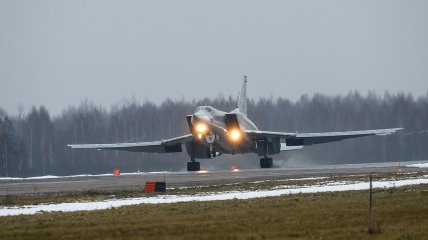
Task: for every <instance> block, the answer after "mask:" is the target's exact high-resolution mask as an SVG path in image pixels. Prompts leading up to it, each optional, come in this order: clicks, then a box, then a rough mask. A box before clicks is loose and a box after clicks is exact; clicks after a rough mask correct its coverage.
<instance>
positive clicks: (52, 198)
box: [0, 172, 426, 206]
mask: <svg viewBox="0 0 428 240" xmlns="http://www.w3.org/2000/svg"><path fill="white" fill-rule="evenodd" d="M424 174H426V173H424V172H419V173H411V174H399V173H379V174H376V175H374V179H373V180H374V181H377V180H381V179H391V180H400V179H408V178H415V177H420V176H421V175H424ZM337 181H368V176H367V175H355V176H348V175H347V176H331V177H327V178H322V179H291V180H290V179H283V180H271V181H258V182H245V183H236V184H226V185H217V186H204V187H192V188H184V189H168V190H167V193H168V194H196V193H201V192H222V191H245V190H259V189H272V188H274V187H277V186H305V185H315V184H326V183H329V182H337ZM153 195H156V193H154V194H153V193H151V194H147V193H145V192H144V190H143V189H141V190H121V191H95V190H92V191H86V192H74V193H59V194H51V193H50V194H36V195H29V196H17V195H8V196H0V206H22V205H29V204H40V203H60V202H76V201H101V200H106V199H111V198H128V197H147V196H153Z"/></svg>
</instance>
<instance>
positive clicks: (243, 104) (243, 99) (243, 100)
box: [236, 75, 247, 115]
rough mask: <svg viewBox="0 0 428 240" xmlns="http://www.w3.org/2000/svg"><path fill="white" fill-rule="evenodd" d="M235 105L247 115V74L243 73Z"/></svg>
mask: <svg viewBox="0 0 428 240" xmlns="http://www.w3.org/2000/svg"><path fill="white" fill-rule="evenodd" d="M236 107H237V108H238V109H239V112H241V113H242V114H244V115H247V76H245V75H244V79H243V81H242V87H241V91H240V92H239V96H238V103H237V104H236Z"/></svg>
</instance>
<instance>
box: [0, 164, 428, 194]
mask: <svg viewBox="0 0 428 240" xmlns="http://www.w3.org/2000/svg"><path fill="white" fill-rule="evenodd" d="M427 162H428V161H426V160H425V161H414V162H402V163H401V166H399V165H398V163H397V162H388V163H368V164H345V165H321V166H313V167H305V168H286V169H284V168H273V169H247V170H240V171H200V172H152V173H128V174H121V175H120V176H113V175H97V176H69V177H67V176H65V177H59V178H46V179H45V178H41V179H31V178H30V179H6V180H0V196H5V195H33V194H43V193H71V192H81V191H114V190H135V189H143V188H144V184H145V182H146V181H149V180H152V181H164V180H165V181H166V183H167V187H168V188H171V187H193V186H209V185H219V184H228V183H240V182H251V181H263V180H277V179H294V178H304V177H329V176H346V175H359V174H369V173H371V172H373V173H385V172H398V171H401V172H421V171H427V169H426V168H425V169H424V168H414V167H405V166H406V165H410V164H416V163H427Z"/></svg>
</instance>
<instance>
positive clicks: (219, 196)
mask: <svg viewBox="0 0 428 240" xmlns="http://www.w3.org/2000/svg"><path fill="white" fill-rule="evenodd" d="M415 184H428V178H419V179H407V180H397V181H377V182H373V187H374V188H393V187H401V186H406V185H415ZM286 187H290V186H286ZM368 188H369V183H368V182H331V183H328V184H326V185H319V184H318V185H311V186H304V187H296V186H292V188H286V189H270V190H257V191H232V192H214V193H200V194H196V195H158V196H155V197H141V198H126V199H111V200H105V201H98V202H75V203H59V204H40V205H25V206H16V207H0V216H12V215H22V214H37V213H42V212H75V211H92V210H102V209H111V208H117V207H122V206H128V205H138V204H162V203H178V202H193V201H219V200H232V199H251V198H262V197H275V196H281V195H289V194H298V193H319V192H337V191H354V190H365V189H368Z"/></svg>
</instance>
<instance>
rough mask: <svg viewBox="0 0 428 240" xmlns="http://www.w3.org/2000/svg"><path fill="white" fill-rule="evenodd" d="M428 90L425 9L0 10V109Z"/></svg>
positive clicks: (284, 4)
mask: <svg viewBox="0 0 428 240" xmlns="http://www.w3.org/2000/svg"><path fill="white" fill-rule="evenodd" d="M243 74H247V75H248V80H249V85H248V95H249V97H252V98H259V97H262V96H265V97H269V96H271V95H272V96H274V97H279V96H282V97H287V98H290V99H293V100H295V99H297V98H298V97H300V95H301V94H304V93H308V94H313V93H315V92H320V93H323V94H329V95H335V94H346V93H347V92H349V91H350V90H359V91H360V92H362V93H363V94H365V93H367V91H369V90H374V91H376V92H378V93H381V94H383V92H384V91H390V92H393V93H395V92H398V91H404V92H410V93H413V94H414V95H416V96H419V95H425V94H426V93H427V90H428V1H422V0H420V1H414V0H413V1H412V0H406V1H404V0H403V1H390V0H387V1H373V0H370V1H360V0H359V1H343V0H338V1H319V0H314V1H310V0H308V1H306V0H305V1H301V0H296V1H282V0H281V1H248V0H244V1H200V0H195V1H175V0H171V1H159V0H153V1H142V0H141V1H140V0H139V1H119V0H117V1H105V0H102V1H101V0H100V1H86V0H85V1H58V0H51V1H32V0H28V1H16V0H11V1H5V0H0V108H3V109H5V110H6V111H7V112H8V113H10V114H16V112H17V108H18V105H19V104H20V103H22V104H24V106H25V108H26V110H28V109H29V108H30V107H31V106H32V105H37V106H38V105H42V104H43V105H45V106H46V107H47V108H48V110H49V111H50V112H51V113H53V114H54V115H56V114H59V113H60V112H61V110H62V109H64V108H65V107H66V106H68V105H77V104H79V103H80V101H81V100H83V99H85V98H88V99H89V100H92V101H93V102H95V103H96V104H102V105H103V106H105V107H110V105H112V104H115V103H119V102H120V101H121V100H123V99H124V98H128V99H129V98H132V97H135V99H137V100H139V101H143V100H150V101H153V102H156V103H160V102H161V101H162V100H164V99H165V98H167V97H170V98H172V99H181V98H182V97H184V99H187V100H191V99H200V98H202V97H204V96H207V97H216V96H218V94H219V93H220V92H221V93H223V94H224V95H226V96H228V95H233V96H235V95H237V93H238V91H239V87H240V84H241V78H242V75H243Z"/></svg>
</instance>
